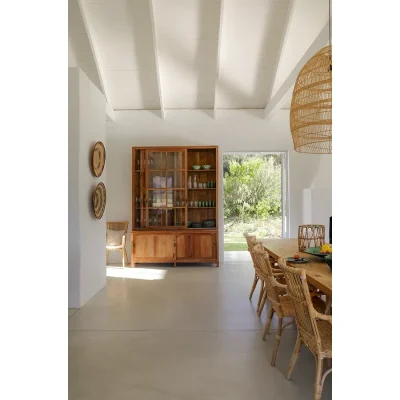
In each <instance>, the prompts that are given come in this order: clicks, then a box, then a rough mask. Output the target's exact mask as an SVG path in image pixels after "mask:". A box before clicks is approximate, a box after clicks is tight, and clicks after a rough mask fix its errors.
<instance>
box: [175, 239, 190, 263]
mask: <svg viewBox="0 0 400 400" xmlns="http://www.w3.org/2000/svg"><path fill="white" fill-rule="evenodd" d="M190 237H191V235H190V234H187V233H179V234H177V235H176V259H177V260H187V259H189V258H191V246H190V244H191V241H190Z"/></svg>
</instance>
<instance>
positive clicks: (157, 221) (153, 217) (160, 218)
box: [147, 208, 166, 227]
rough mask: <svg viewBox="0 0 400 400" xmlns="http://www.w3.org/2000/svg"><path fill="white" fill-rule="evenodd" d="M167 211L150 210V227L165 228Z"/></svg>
mask: <svg viewBox="0 0 400 400" xmlns="http://www.w3.org/2000/svg"><path fill="white" fill-rule="evenodd" d="M165 213H166V210H165V209H154V208H149V217H148V218H149V219H148V225H147V226H149V227H154V226H165Z"/></svg>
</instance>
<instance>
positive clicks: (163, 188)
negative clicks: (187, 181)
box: [146, 187, 215, 190]
mask: <svg viewBox="0 0 400 400" xmlns="http://www.w3.org/2000/svg"><path fill="white" fill-rule="evenodd" d="M214 189H215V188H214ZM146 190H185V188H171V187H169V188H165V187H162V188H146Z"/></svg>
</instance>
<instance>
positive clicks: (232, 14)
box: [69, 0, 328, 110]
mask: <svg viewBox="0 0 400 400" xmlns="http://www.w3.org/2000/svg"><path fill="white" fill-rule="evenodd" d="M327 21H328V0H222V6H221V0H69V42H70V47H71V49H72V50H71V51H72V52H73V53H74V56H75V57H76V63H77V65H78V66H79V67H80V68H82V69H83V70H84V72H85V73H86V74H87V75H88V76H89V78H90V79H91V80H92V81H93V83H94V84H95V85H96V86H97V87H98V88H99V89H100V90H101V91H102V92H103V93H104V94H105V96H106V98H107V101H108V103H109V105H110V106H112V108H113V109H114V110H130V109H139V110H141V109H162V110H163V109H166V110H168V109H184V108H190V109H214V110H216V109H247V108H252V109H254V108H260V109H262V108H266V106H267V105H268V103H269V102H270V100H271V97H272V96H273V95H275V94H276V93H277V92H278V89H279V88H280V87H281V86H282V85H284V84H285V79H287V77H288V76H289V75H290V73H291V71H292V70H293V68H295V67H296V65H297V64H298V62H299V60H300V59H301V57H302V56H303V54H304V53H305V52H306V50H307V49H308V48H309V47H310V45H311V44H312V42H313V41H314V40H315V38H316V36H317V35H318V34H319V33H320V32H321V30H322V29H323V28H324V26H325V25H326V23H327ZM326 39H328V37H327V38H326ZM286 84H288V82H286ZM291 86H292V85H291ZM288 101H290V98H289V100H288V99H287V96H286V97H285V99H284V101H283V102H284V103H285V102H286V103H287V102H288Z"/></svg>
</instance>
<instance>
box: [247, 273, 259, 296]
mask: <svg viewBox="0 0 400 400" xmlns="http://www.w3.org/2000/svg"><path fill="white" fill-rule="evenodd" d="M257 283H258V276H257V274H256V273H254V281H253V286H252V287H251V291H250V296H249V300H251V298H252V297H253V293H254V291H255V290H256V286H257Z"/></svg>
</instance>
